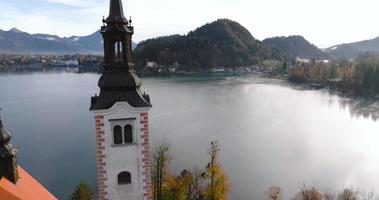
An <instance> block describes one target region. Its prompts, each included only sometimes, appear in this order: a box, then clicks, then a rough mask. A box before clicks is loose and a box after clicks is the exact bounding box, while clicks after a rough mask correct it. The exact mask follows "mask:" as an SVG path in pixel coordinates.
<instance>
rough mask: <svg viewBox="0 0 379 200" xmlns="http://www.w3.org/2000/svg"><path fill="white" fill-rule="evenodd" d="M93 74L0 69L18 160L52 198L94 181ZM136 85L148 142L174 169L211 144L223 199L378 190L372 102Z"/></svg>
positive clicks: (256, 86) (195, 162)
mask: <svg viewBox="0 0 379 200" xmlns="http://www.w3.org/2000/svg"><path fill="white" fill-rule="evenodd" d="M98 78H99V76H98V75H96V74H67V73H61V74H57V73H53V74H28V75H0V107H2V108H3V111H2V113H3V118H4V123H5V125H6V127H7V128H8V129H9V130H10V131H11V132H12V133H13V139H12V143H13V144H14V145H15V146H18V147H19V151H18V161H19V163H20V165H22V166H23V167H24V168H25V169H26V170H27V171H29V172H30V173H31V174H32V175H33V176H34V177H35V178H37V179H38V180H39V181H40V182H41V183H43V184H44V185H45V186H46V187H47V188H48V189H49V190H50V191H51V192H52V193H54V194H55V195H56V196H57V197H59V199H67V198H68V197H69V195H70V194H71V192H72V191H73V189H74V187H75V185H76V184H77V183H78V182H79V181H80V179H81V178H83V179H84V180H86V181H87V182H89V183H90V184H91V185H92V186H93V187H95V186H96V162H95V131H94V120H93V116H92V114H91V113H90V112H89V111H88V108H89V103H90V96H92V95H94V94H95V93H97V92H98V87H97V80H98ZM143 84H144V85H143V90H145V91H146V92H147V93H149V94H150V96H151V99H152V103H153V105H154V107H153V108H152V110H151V118H150V119H151V122H150V128H151V132H150V133H151V135H152V140H153V141H152V143H154V141H157V140H162V139H165V138H166V139H168V140H169V141H170V142H171V144H172V147H173V161H172V166H173V168H174V169H175V170H179V169H184V168H192V167H195V166H198V167H204V165H205V163H206V151H207V148H208V144H209V141H210V140H218V141H219V143H220V145H221V163H222V166H223V167H224V169H225V170H226V171H227V174H228V176H229V179H230V182H231V193H230V197H231V198H230V199H231V200H251V199H263V193H264V191H265V189H266V188H268V187H269V186H271V185H278V186H280V187H281V188H282V189H283V191H284V195H285V198H286V199H290V198H291V197H292V196H293V195H294V193H295V192H297V190H298V185H299V184H300V183H302V182H303V181H304V182H306V183H308V184H313V185H316V186H318V187H320V188H322V189H327V188H329V189H332V190H340V189H341V188H343V187H346V186H351V185H354V186H356V187H359V188H362V189H366V190H369V189H371V188H373V189H375V190H376V191H379V170H378V169H379V122H376V121H375V120H373V118H375V117H371V116H370V113H374V114H375V113H376V114H378V113H379V108H378V107H377V106H376V107H375V105H374V106H371V107H367V104H370V103H367V102H366V101H360V100H353V99H349V98H345V97H340V96H338V95H336V94H331V93H329V92H328V91H326V90H318V91H315V90H303V89H301V88H296V87H294V86H291V85H289V84H287V83H285V82H283V81H278V80H271V79H262V78H258V77H197V78H194V77H192V78H165V79H157V78H154V79H153V78H150V79H144V80H143ZM378 116H379V115H378Z"/></svg>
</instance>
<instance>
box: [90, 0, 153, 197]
mask: <svg viewBox="0 0 379 200" xmlns="http://www.w3.org/2000/svg"><path fill="white" fill-rule="evenodd" d="M103 23H104V25H103V26H102V27H101V34H102V35H103V40H104V64H103V69H102V76H101V77H100V79H99V83H98V86H99V87H100V94H99V95H95V96H94V97H92V98H91V108H90V110H91V111H92V112H93V113H94V115H95V125H96V147H97V174H98V192H99V200H105V199H108V200H149V199H151V197H150V187H151V181H150V147H149V124H148V122H149V120H148V117H149V115H148V111H149V110H150V108H151V103H150V98H149V96H148V95H147V94H145V93H143V94H142V92H141V90H140V87H141V80H140V79H139V78H138V76H137V75H136V73H135V71H134V64H133V58H132V35H133V33H134V28H133V26H132V24H131V23H132V21H131V20H127V19H126V18H125V16H124V12H123V7H122V2H121V0H110V12H109V16H108V17H107V18H106V19H103Z"/></svg>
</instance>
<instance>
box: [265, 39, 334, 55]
mask: <svg viewBox="0 0 379 200" xmlns="http://www.w3.org/2000/svg"><path fill="white" fill-rule="evenodd" d="M263 43H264V44H266V45H270V46H273V47H276V48H278V49H280V50H282V51H284V52H287V53H288V54H291V55H293V56H297V57H301V58H308V59H312V58H314V59H325V58H327V57H328V56H327V55H326V53H324V52H323V51H322V50H321V49H319V48H318V47H317V46H315V45H313V44H311V43H310V42H309V41H307V40H306V39H305V38H304V37H303V36H298V35H294V36H289V37H273V38H268V39H265V40H263Z"/></svg>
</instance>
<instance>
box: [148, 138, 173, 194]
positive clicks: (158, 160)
mask: <svg viewBox="0 0 379 200" xmlns="http://www.w3.org/2000/svg"><path fill="white" fill-rule="evenodd" d="M152 159H153V160H152V171H151V179H152V187H153V200H162V191H163V183H164V179H165V178H166V176H167V170H168V165H169V162H170V159H171V158H170V145H169V144H168V143H167V142H162V143H159V144H157V145H156V147H154V149H153V153H152Z"/></svg>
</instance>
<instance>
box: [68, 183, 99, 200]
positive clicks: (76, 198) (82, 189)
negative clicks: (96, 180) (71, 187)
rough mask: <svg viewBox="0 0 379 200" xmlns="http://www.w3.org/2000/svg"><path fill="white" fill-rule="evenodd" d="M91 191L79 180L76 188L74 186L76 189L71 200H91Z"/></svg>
mask: <svg viewBox="0 0 379 200" xmlns="http://www.w3.org/2000/svg"><path fill="white" fill-rule="evenodd" d="M92 195H93V193H92V190H91V188H90V186H89V185H88V184H87V183H86V182H84V181H83V180H80V183H79V185H78V186H76V189H75V191H74V193H73V194H72V195H71V198H70V199H71V200H91V199H92Z"/></svg>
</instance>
